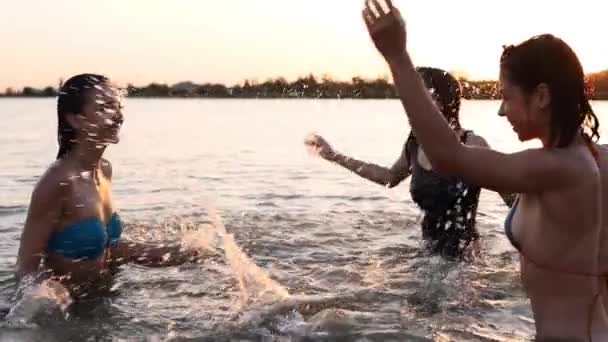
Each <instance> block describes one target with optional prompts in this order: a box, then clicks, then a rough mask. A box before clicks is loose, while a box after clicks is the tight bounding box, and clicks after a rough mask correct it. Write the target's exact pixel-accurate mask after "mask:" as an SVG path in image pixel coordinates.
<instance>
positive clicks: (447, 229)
mask: <svg viewBox="0 0 608 342" xmlns="http://www.w3.org/2000/svg"><path fill="white" fill-rule="evenodd" d="M469 133H471V131H465V132H464V134H463V136H462V138H461V142H462V143H463V144H464V143H465V142H466V139H467V136H468V134H469ZM407 144H408V146H407V147H406V148H407V151H408V155H409V160H410V165H412V180H411V183H410V194H411V196H412V200H414V202H415V203H416V204H417V205H418V206H419V207H420V208H421V209H422V210H424V212H425V215H424V219H423V221H422V237H423V239H425V240H426V241H427V242H429V247H430V250H431V252H433V253H437V254H441V255H442V256H444V257H447V258H460V257H462V255H463V252H464V250H465V249H466V247H467V246H468V245H469V244H470V243H471V242H472V241H474V240H476V239H478V238H479V233H478V232H477V229H476V228H475V218H476V216H477V205H478V203H479V194H480V192H481V188H480V187H478V186H473V185H470V184H466V183H464V182H463V181H462V180H460V179H459V178H456V177H450V176H442V175H439V174H437V173H435V172H433V171H429V170H426V169H424V168H423V167H422V166H421V165H420V164H419V163H418V144H417V142H416V141H415V139H409V141H408V143H407Z"/></svg>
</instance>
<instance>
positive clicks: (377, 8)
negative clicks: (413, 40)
mask: <svg viewBox="0 0 608 342" xmlns="http://www.w3.org/2000/svg"><path fill="white" fill-rule="evenodd" d="M382 3H383V4H382ZM382 5H384V6H382ZM363 20H364V21H365V24H366V25H367V31H368V32H369V34H370V37H371V38H372V41H373V42H374V45H375V46H376V49H378V51H379V52H380V53H381V54H382V56H384V58H385V59H386V61H387V62H389V63H391V62H393V61H396V60H398V59H399V58H401V57H403V56H404V55H405V54H406V40H407V34H406V29H405V22H404V20H403V18H402V17H401V14H400V13H399V10H398V9H397V8H395V7H393V4H392V2H391V0H365V8H364V9H363Z"/></svg>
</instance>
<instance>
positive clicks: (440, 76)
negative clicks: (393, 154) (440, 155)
mask: <svg viewBox="0 0 608 342" xmlns="http://www.w3.org/2000/svg"><path fill="white" fill-rule="evenodd" d="M416 71H417V72H418V74H419V75H420V78H421V79H422V81H423V82H424V85H425V86H426V88H427V89H429V91H430V92H431V93H432V95H433V97H434V98H435V99H437V101H438V102H439V103H441V106H442V107H443V108H442V110H441V112H442V113H443V116H444V117H445V118H446V120H447V121H448V124H449V125H450V127H452V129H454V130H459V129H461V128H462V127H461V126H460V101H461V98H462V86H461V85H460V82H459V81H458V80H457V79H456V78H455V77H454V76H453V75H452V74H450V73H449V72H447V71H445V70H441V69H438V68H431V67H417V68H416ZM415 142H416V137H415V136H414V131H413V130H412V131H411V132H410V135H409V136H408V138H407V142H406V146H407V147H406V156H407V158H408V160H409V148H410V147H411V146H412V144H413V143H415Z"/></svg>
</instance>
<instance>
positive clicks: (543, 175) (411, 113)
mask: <svg viewBox="0 0 608 342" xmlns="http://www.w3.org/2000/svg"><path fill="white" fill-rule="evenodd" d="M385 1H386V3H387V5H388V8H389V10H388V11H384V10H383V9H382V8H380V9H379V12H380V15H377V14H375V13H374V12H373V11H372V10H371V9H370V7H369V6H371V5H370V3H369V2H367V6H368V7H366V8H365V10H364V12H363V16H364V19H365V22H366V24H367V27H368V31H369V33H370V36H371V38H372V40H373V42H374V44H375V46H376V48H377V49H378V50H379V51H380V53H382V55H383V56H384V58H385V59H386V61H387V62H388V65H389V67H390V70H391V73H392V76H393V80H394V82H395V87H396V89H397V92H398V94H399V97H400V99H401V103H402V104H403V107H404V109H405V112H406V114H407V116H408V118H409V121H410V125H411V127H412V128H413V130H414V132H415V133H416V138H417V140H418V142H419V143H420V145H422V147H423V148H424V151H425V153H426V155H427V157H428V158H429V160H430V162H431V164H432V165H433V168H434V169H435V171H437V172H439V173H444V174H451V175H455V176H459V177H461V178H463V179H464V180H465V181H466V182H469V183H472V184H477V185H478V186H481V187H484V188H487V189H491V190H494V191H498V192H501V193H503V192H506V193H531V192H542V191H544V190H546V189H554V188H557V187H562V186H570V185H571V183H570V182H571V181H572V182H573V181H575V180H576V179H577V178H578V176H580V175H579V174H578V173H579V171H580V170H578V169H577V168H576V167H575V165H576V163H567V164H568V165H564V163H563V158H560V157H559V153H560V152H559V151H551V150H544V149H530V150H526V151H522V152H518V153H513V154H504V153H500V152H497V151H494V150H491V149H488V148H481V147H476V146H465V145H462V144H461V143H460V142H459V141H458V138H457V137H456V135H454V133H453V132H452V129H451V128H450V127H449V126H448V123H447V121H446V120H445V118H444V116H443V115H442V114H441V113H440V112H439V110H438V109H437V107H436V106H435V104H434V102H433V101H432V99H431V97H430V94H429V92H428V90H427V89H426V88H425V87H424V84H423V83H422V80H421V79H420V76H419V75H418V73H417V72H416V70H415V68H414V65H413V63H412V61H411V59H410V55H409V53H408V52H407V50H406V31H405V23H404V22H403V19H402V17H401V15H400V14H399V11H398V10H397V9H396V8H395V7H393V6H392V4H391V3H390V1H388V0H385ZM374 3H377V1H374Z"/></svg>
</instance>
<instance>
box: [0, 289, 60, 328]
mask: <svg viewBox="0 0 608 342" xmlns="http://www.w3.org/2000/svg"><path fill="white" fill-rule="evenodd" d="M17 295H18V296H19V297H20V299H19V300H18V301H17V302H16V303H15V305H13V306H12V307H11V309H10V311H9V313H8V314H7V315H6V317H5V319H6V321H7V322H9V323H11V324H28V323H30V322H32V321H33V320H34V319H35V317H36V316H37V315H39V314H41V313H50V312H56V310H57V309H59V310H60V312H61V313H62V314H63V315H64V316H67V308H68V307H69V306H70V305H71V304H72V298H71V297H70V293H69V291H68V290H67V289H66V288H65V287H64V286H63V285H61V283H60V282H58V281H55V280H44V281H42V282H41V283H40V284H36V283H35V282H34V281H33V280H27V279H24V281H22V284H21V285H20V288H19V291H17Z"/></svg>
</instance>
